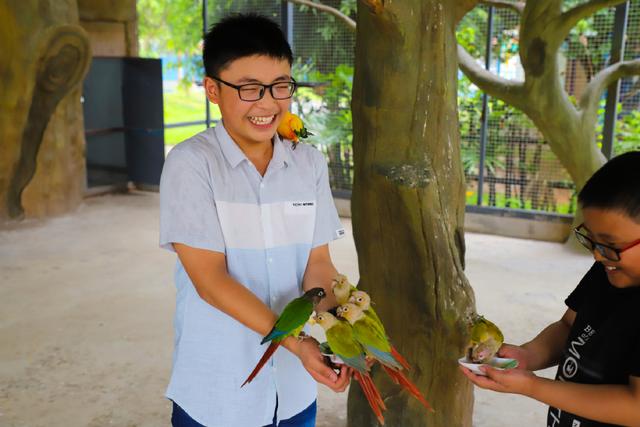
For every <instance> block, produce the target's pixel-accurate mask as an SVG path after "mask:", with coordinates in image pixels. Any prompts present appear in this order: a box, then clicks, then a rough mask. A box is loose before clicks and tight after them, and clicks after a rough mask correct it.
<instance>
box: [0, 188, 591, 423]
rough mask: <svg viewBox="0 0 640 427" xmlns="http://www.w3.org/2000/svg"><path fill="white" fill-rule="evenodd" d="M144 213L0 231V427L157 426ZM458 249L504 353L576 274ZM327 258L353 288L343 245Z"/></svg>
mask: <svg viewBox="0 0 640 427" xmlns="http://www.w3.org/2000/svg"><path fill="white" fill-rule="evenodd" d="M157 205H158V196H157V194H151V193H130V194H126V195H112V196H104V197H97V198H92V199H87V200H86V202H85V204H84V206H82V207H81V208H80V209H79V210H78V211H77V212H76V213H74V214H72V215H68V216H65V217H61V218H56V219H51V220H48V221H46V222H28V223H25V224H22V225H20V226H19V227H17V228H15V229H13V230H10V231H3V232H0V343H1V344H0V426H3V427H41V426H42V427H44V426H47V427H63V426H64V427H74V426H83V427H84V426H89V427H102V426H110V425H113V426H119V427H133V426H138V427H142V426H148V427H157V426H164V425H168V422H167V420H168V414H169V405H168V404H167V401H166V400H165V399H164V398H163V392H164V388H165V385H166V381H167V378H168V375H169V368H170V363H171V346H172V315H173V308H174V288H173V284H172V273H173V266H174V256H173V255H172V254H170V253H168V252H166V251H163V250H160V249H158V247H157V230H158V212H157ZM350 225H351V224H350V222H349V221H348V220H346V221H345V226H346V228H347V230H349V231H350ZM467 246H468V254H467V265H468V267H467V274H468V276H469V278H470V281H471V283H472V284H473V286H474V289H475V291H476V295H477V305H478V311H479V312H480V313H484V314H485V315H486V316H487V317H489V318H491V319H493V320H495V321H496V322H497V323H499V324H500V325H501V327H502V329H503V330H504V332H505V335H506V337H507V339H508V340H509V341H512V342H516V343H519V342H522V341H523V340H526V339H528V338H530V337H531V336H532V335H534V334H535V333H537V332H538V331H539V330H540V329H541V328H542V327H543V326H545V325H546V324H548V323H549V322H551V321H554V320H556V319H557V318H558V317H559V316H560V314H561V313H562V311H563V310H564V308H563V299H564V297H565V296H566V295H567V293H568V292H569V291H570V290H571V289H572V287H573V286H574V284H575V283H576V281H577V279H578V278H579V277H580V274H581V272H582V271H584V270H585V268H586V267H587V266H588V265H589V264H590V260H589V258H588V257H586V256H580V255H577V254H574V253H571V252H570V251H569V250H567V249H566V248H565V247H564V246H563V245H558V244H554V243H543V242H533V241H525V240H517V239H508V238H503V237H495V236H486V235H474V234H468V235H467ZM331 250H332V255H333V258H334V260H335V262H336V265H337V267H338V269H339V270H340V271H342V272H344V273H346V274H347V275H349V276H350V277H351V278H353V279H354V280H356V279H357V277H358V275H357V261H356V255H355V249H354V246H353V241H352V238H351V235H349V236H348V237H347V238H346V239H342V240H341V241H338V242H337V243H335V244H333V246H332V247H331ZM551 374H552V373H547V375H551ZM476 399H477V400H476V406H475V412H474V424H475V425H476V426H481V427H484V426H487V427H502V426H504V427H506V426H513V425H519V426H523V427H526V426H542V425H544V418H545V408H544V407H543V406H542V405H540V404H538V403H535V402H531V401H528V400H526V399H524V398H520V397H517V396H508V395H498V394H495V393H489V392H477V393H476ZM344 419H345V395H335V394H333V393H331V392H330V391H328V390H327V389H324V388H323V389H322V390H320V398H319V417H318V426H319V427H329V426H331V427H343V426H344V425H345V421H344Z"/></svg>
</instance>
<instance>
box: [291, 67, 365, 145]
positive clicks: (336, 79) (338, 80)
mask: <svg viewBox="0 0 640 427" xmlns="http://www.w3.org/2000/svg"><path fill="white" fill-rule="evenodd" d="M309 67H311V66H310V65H307V66H306V68H304V67H303V68H302V70H303V72H304V73H305V75H306V76H307V77H308V78H309V79H310V81H313V82H316V84H317V86H316V89H315V90H314V91H313V92H311V91H301V93H300V94H299V95H297V96H296V103H298V105H299V108H300V109H301V110H302V112H301V114H302V116H303V119H304V121H305V123H306V124H307V128H308V129H309V130H310V131H311V132H312V133H313V134H314V137H313V139H312V142H314V143H317V144H320V145H333V144H343V145H349V146H350V145H351V142H352V139H353V126H352V121H351V108H350V103H351V91H352V87H353V67H352V66H350V65H346V64H340V65H338V66H337V67H336V69H335V71H334V72H332V73H322V72H320V71H317V70H313V71H310V70H309ZM299 70H300V69H296V68H294V76H296V71H298V72H301V71H299Z"/></svg>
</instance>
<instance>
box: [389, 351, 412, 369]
mask: <svg viewBox="0 0 640 427" xmlns="http://www.w3.org/2000/svg"><path fill="white" fill-rule="evenodd" d="M391 355H392V356H393V358H394V359H396V360H397V361H398V363H400V364H401V365H402V367H403V368H404V369H406V370H407V371H409V370H411V365H409V362H407V359H405V358H404V357H403V356H402V355H401V354H400V353H398V350H396V348H395V347H391Z"/></svg>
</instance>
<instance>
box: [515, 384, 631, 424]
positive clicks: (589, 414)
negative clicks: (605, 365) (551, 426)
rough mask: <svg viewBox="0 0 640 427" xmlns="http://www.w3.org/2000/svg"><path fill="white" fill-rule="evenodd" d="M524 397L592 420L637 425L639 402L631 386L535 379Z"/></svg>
mask: <svg viewBox="0 0 640 427" xmlns="http://www.w3.org/2000/svg"><path fill="white" fill-rule="evenodd" d="M525 395H527V396H529V397H532V398H534V399H536V400H539V401H540V402H543V403H546V404H547V405H550V406H553V407H555V408H558V409H560V410H562V411H565V412H570V413H572V414H575V415H578V416H580V417H584V418H588V419H591V420H595V421H600V422H603V423H609V424H619V425H625V426H640V399H639V394H638V392H637V390H636V391H634V388H633V387H632V386H627V385H592V384H578V383H571V382H563V381H557V380H550V379H547V378H541V377H535V380H534V383H533V385H532V387H531V390H530V391H529V392H527V393H525ZM552 416H553V415H552Z"/></svg>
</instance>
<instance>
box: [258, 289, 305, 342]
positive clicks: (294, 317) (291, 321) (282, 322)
mask: <svg viewBox="0 0 640 427" xmlns="http://www.w3.org/2000/svg"><path fill="white" fill-rule="evenodd" d="M311 313H313V303H312V302H311V301H309V300H308V299H306V298H302V297H300V298H296V299H294V300H293V301H291V302H290V303H289V304H287V306H286V307H285V308H284V310H282V313H281V314H280V316H279V317H278V320H276V324H275V325H274V326H273V329H271V332H269V333H268V334H267V335H266V336H265V337H264V338H262V341H261V342H260V344H264V343H265V342H267V341H271V340H278V341H281V340H283V339H284V338H286V337H288V336H290V335H296V336H297V333H299V332H300V330H301V329H302V327H303V326H304V324H305V323H307V320H309V317H310V316H311ZM296 332H297V333H296Z"/></svg>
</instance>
